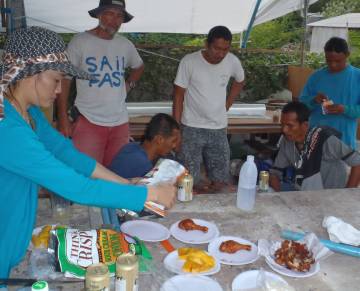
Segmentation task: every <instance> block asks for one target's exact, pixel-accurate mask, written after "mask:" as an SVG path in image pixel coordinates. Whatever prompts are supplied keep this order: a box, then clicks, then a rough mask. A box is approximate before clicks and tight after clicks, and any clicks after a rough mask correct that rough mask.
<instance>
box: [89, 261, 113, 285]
mask: <svg viewBox="0 0 360 291" xmlns="http://www.w3.org/2000/svg"><path fill="white" fill-rule="evenodd" d="M85 290H86V291H109V290H110V273H109V269H108V267H107V265H105V264H102V263H99V264H93V265H90V266H88V267H87V269H86V275H85Z"/></svg>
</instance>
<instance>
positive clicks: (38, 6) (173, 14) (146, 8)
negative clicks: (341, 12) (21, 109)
mask: <svg viewBox="0 0 360 291" xmlns="http://www.w3.org/2000/svg"><path fill="white" fill-rule="evenodd" d="M257 1H260V0H223V1H221V2H219V1H214V0H151V1H149V0H128V1H127V2H126V4H127V10H128V11H129V12H130V13H131V14H133V15H134V16H135V17H134V19H133V20H132V21H131V22H129V23H127V24H125V25H123V26H122V28H121V31H123V32H169V33H194V34H205V33H207V32H208V31H209V29H210V28H211V27H212V26H215V25H219V24H221V25H225V26H227V27H229V28H230V30H231V31H232V32H233V33H238V32H242V31H244V30H246V29H247V28H248V25H249V23H250V20H251V16H252V14H253V11H254V9H255V7H256V3H257ZM316 1H318V0H311V1H310V3H314V2H316ZM98 3H99V1H98V0H75V1H74V0H56V1H51V0H25V11H26V18H27V24H28V25H41V26H45V27H48V28H50V29H52V30H55V31H57V32H79V31H84V30H87V29H90V28H92V27H94V26H95V25H96V24H97V20H96V19H93V18H91V17H90V16H89V15H88V13H87V11H88V10H90V9H93V8H95V7H97V6H98ZM302 5H303V0H262V1H261V5H260V8H259V10H258V13H257V15H258V16H259V17H258V19H257V20H255V24H260V23H263V22H265V21H269V20H271V19H274V18H276V17H280V16H282V15H285V14H287V13H289V12H291V11H294V10H298V9H300V8H301V7H302Z"/></svg>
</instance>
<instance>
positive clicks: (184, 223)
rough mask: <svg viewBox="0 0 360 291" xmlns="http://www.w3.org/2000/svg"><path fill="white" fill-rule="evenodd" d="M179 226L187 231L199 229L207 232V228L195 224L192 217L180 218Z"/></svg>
mask: <svg viewBox="0 0 360 291" xmlns="http://www.w3.org/2000/svg"><path fill="white" fill-rule="evenodd" d="M178 226H179V228H181V229H183V230H185V231H189V230H200V231H202V232H208V228H207V227H206V226H201V225H198V224H196V223H195V222H194V221H193V220H192V219H189V218H187V219H184V220H181V221H180V222H179V224H178Z"/></svg>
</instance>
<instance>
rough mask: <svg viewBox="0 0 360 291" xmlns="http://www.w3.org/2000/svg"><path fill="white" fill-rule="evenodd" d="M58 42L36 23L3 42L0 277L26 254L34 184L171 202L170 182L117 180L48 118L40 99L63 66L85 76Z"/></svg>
mask: <svg viewBox="0 0 360 291" xmlns="http://www.w3.org/2000/svg"><path fill="white" fill-rule="evenodd" d="M64 49H65V46H64V43H63V41H62V40H61V38H59V36H58V35H57V34H56V33H54V32H52V31H49V30H46V29H43V28H38V27H32V28H28V29H23V30H20V31H17V32H15V33H14V34H13V35H12V36H11V37H10V38H9V39H8V42H7V44H6V46H5V53H4V57H3V71H4V72H5V74H3V76H2V80H1V82H0V137H1V139H0V185H1V187H0V234H1V236H0V278H7V277H8V276H9V273H10V270H11V268H12V267H13V266H15V265H16V264H18V263H19V262H20V261H21V259H22V258H23V256H24V255H25V252H26V249H27V246H28V244H29V242H30V239H31V234H32V230H33V227H34V224H35V219H36V210H37V194H38V188H39V186H43V187H45V188H47V189H49V190H51V191H53V192H55V193H57V194H59V195H61V196H63V197H64V198H66V199H69V200H72V201H74V202H76V203H79V204H86V205H92V206H100V207H110V208H127V209H132V210H135V211H138V210H141V209H142V208H143V205H144V202H145V201H146V200H153V201H157V202H159V203H162V204H164V205H165V206H167V207H171V206H172V205H173V203H174V197H175V188H174V187H173V186H170V185H165V186H157V187H150V186H149V187H145V186H132V185H124V184H121V183H126V182H127V180H125V179H123V178H121V177H119V176H117V175H115V174H114V173H112V172H110V171H109V170H107V169H106V168H105V167H103V166H101V165H100V164H98V163H96V161H95V160H93V159H91V158H89V157H87V156H86V155H84V154H82V153H80V152H78V151H77V150H76V149H75V148H74V147H73V145H72V143H71V141H70V140H68V139H66V138H64V137H63V136H62V135H61V134H59V133H58V132H57V131H56V130H54V129H53V128H52V127H51V126H50V125H49V123H48V122H47V120H46V119H45V117H44V116H43V114H42V112H41V110H40V109H39V108H38V106H43V107H48V106H50V105H51V104H52V103H53V102H54V100H55V98H56V95H57V94H59V93H60V92H61V79H62V78H63V77H64V75H65V74H68V75H71V76H76V77H87V76H86V75H84V73H83V72H81V71H79V70H77V69H76V68H75V67H73V66H72V65H71V64H70V63H69V61H68V60H67V57H66V55H65V54H63V52H64ZM4 97H5V98H4ZM106 180H107V181H106ZM0 288H1V287H0Z"/></svg>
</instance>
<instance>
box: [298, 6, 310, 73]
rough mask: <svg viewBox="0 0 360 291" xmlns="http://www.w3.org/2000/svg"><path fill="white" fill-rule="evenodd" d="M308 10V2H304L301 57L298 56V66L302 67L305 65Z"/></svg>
mask: <svg viewBox="0 0 360 291" xmlns="http://www.w3.org/2000/svg"><path fill="white" fill-rule="evenodd" d="M308 9H309V0H304V21H303V24H304V33H303V38H302V41H301V48H300V51H301V56H300V66H301V67H304V63H305V49H306V37H307V15H308Z"/></svg>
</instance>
